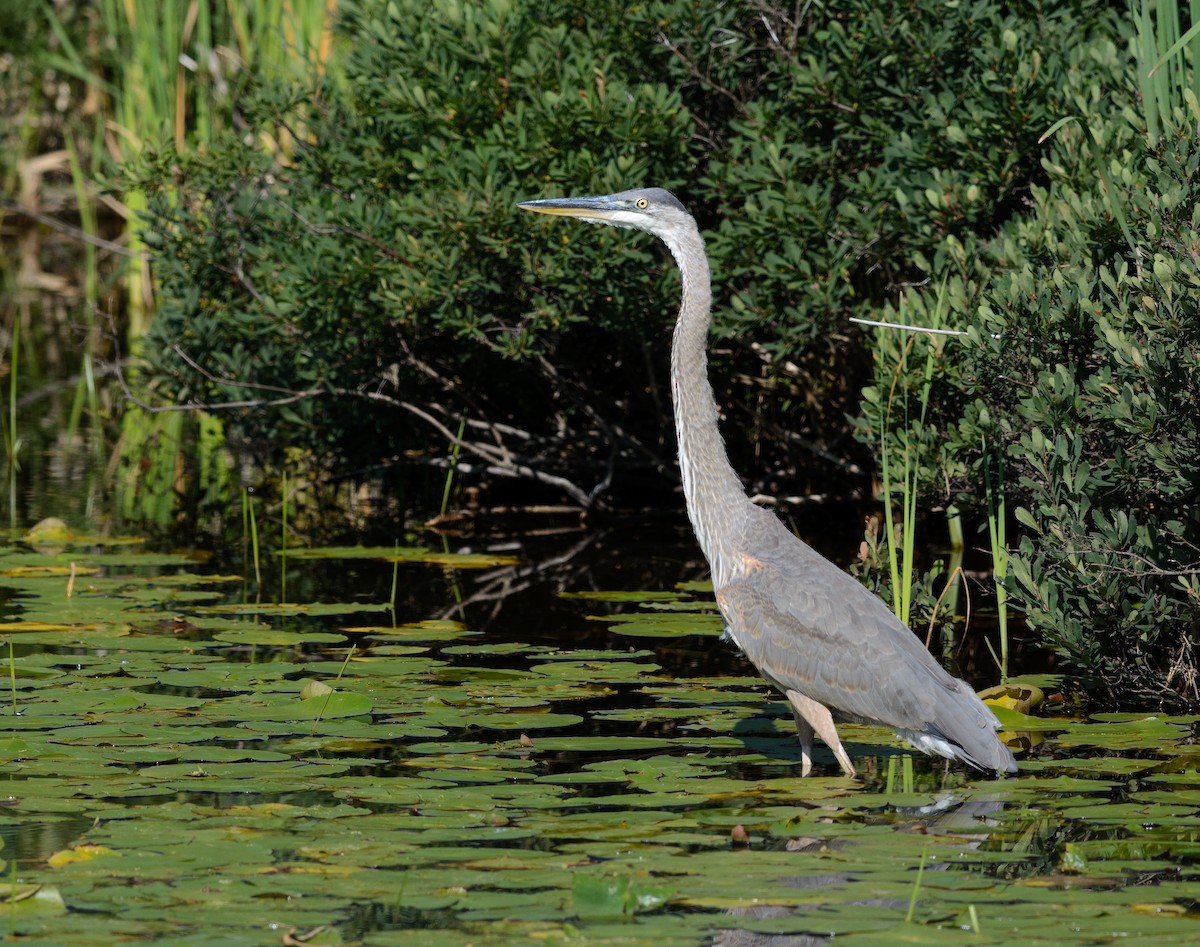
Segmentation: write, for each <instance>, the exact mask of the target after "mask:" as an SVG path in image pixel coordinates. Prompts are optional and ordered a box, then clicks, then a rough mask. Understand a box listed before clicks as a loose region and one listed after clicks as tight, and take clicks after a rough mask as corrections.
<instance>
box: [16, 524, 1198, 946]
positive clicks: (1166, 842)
mask: <svg viewBox="0 0 1200 947" xmlns="http://www.w3.org/2000/svg"><path fill="white" fill-rule="evenodd" d="M345 555H346V556H358V555H359V553H356V552H355V551H353V550H351V551H348V552H346V553H345ZM380 555H381V556H384V555H385V554H383V553H381V554H380ZM326 556H328V557H326ZM386 558H389V559H392V560H393V561H403V562H404V564H403V565H402V566H401V568H402V569H406V570H412V581H422V580H424V581H428V576H429V570H432V569H454V568H456V567H457V566H456V563H455V562H454V559H453V556H452V555H448V554H445V553H439V554H438V555H437V557H436V559H435V561H433V562H426V561H423V560H422V558H421V557H420V556H419V555H417V554H415V553H412V554H410V553H408V552H405V554H404V555H397V554H395V551H388V552H387V554H386ZM300 562H302V563H303V566H302V567H303V568H313V569H339V568H340V569H343V570H344V568H345V566H344V560H343V558H342V557H341V555H340V554H338V553H337V552H336V551H335V552H331V553H327V554H315V555H312V556H311V557H310V558H307V559H304V560H301V559H300V558H299V557H295V556H293V567H295V568H299V567H301V566H297V565H296V563H300ZM458 565H462V566H471V567H477V568H486V564H480V563H478V562H474V561H471V562H466V563H461V564H458ZM389 568H390V566H389ZM209 570H211V564H210V565H209V566H206V567H205V568H204V570H200V569H199V568H198V566H197V564H196V563H195V562H194V561H192V560H191V559H189V558H188V557H184V556H175V555H171V556H167V555H156V554H151V553H142V552H137V551H131V550H130V548H128V547H124V548H121V550H120V551H119V552H117V551H115V550H111V549H109V548H108V547H103V546H96V545H89V546H86V547H84V548H66V549H65V550H61V551H53V550H50V551H42V552H36V551H31V550H30V549H29V548H27V547H11V548H8V549H3V550H0V589H5V590H8V594H9V595H10V596H11V599H10V601H9V605H8V608H7V617H5V618H4V620H3V622H2V623H0V635H3V637H2V638H0V645H10V646H11V647H2V648H0V659H4V662H3V663H4V664H5V665H6V666H7V673H5V672H3V671H0V673H4V676H5V677H7V678H8V684H7V685H6V686H5V687H4V688H3V690H2V691H0V698H2V699H0V707H2V711H0V712H2V713H3V718H2V720H0V723H2V730H0V772H2V773H3V774H4V776H5V779H6V785H5V788H4V791H3V793H2V794H0V832H2V838H3V840H4V846H5V847H4V850H3V853H2V854H3V856H4V858H5V859H6V860H7V861H6V864H5V866H4V870H5V872H6V878H5V880H4V881H3V882H2V883H0V892H3V893H4V894H5V896H6V898H7V900H9V902H10V903H9V910H7V911H4V912H0V928H6V930H5V932H6V933H8V934H15V935H17V936H18V937H19V938H20V939H21V940H22V941H23V942H26V943H55V944H60V943H70V944H73V945H74V944H93V943H95V944H111V943H115V942H120V941H124V940H129V941H138V942H161V943H170V944H209V943H213V944H240V943H245V944H259V943H263V944H267V943H281V942H284V938H285V937H290V938H292V939H293V942H300V940H301V939H302V938H305V937H307V938H309V940H308V941H307V942H308V943H314V944H329V943H366V944H405V945H409V944H418V945H423V944H428V945H441V944H447V945H458V944H468V943H470V944H480V945H483V944H512V943H536V942H543V941H544V942H551V943H557V942H562V941H565V940H572V939H573V940H575V941H576V942H580V943H588V944H608V943H613V944H616V943H621V944H643V943H644V944H656V945H662V944H676V943H678V944H700V943H711V942H716V943H734V942H737V939H738V938H739V937H744V936H745V935H746V933H747V932H753V933H755V934H757V935H761V936H762V937H764V938H767V939H765V940H763V941H761V942H762V943H764V944H770V943H772V941H771V940H770V939H769V938H771V937H773V936H780V937H798V936H801V935H810V936H822V937H828V936H831V935H837V936H838V942H839V943H840V942H842V941H843V940H844V941H845V942H847V943H852V944H860V943H861V944H895V943H917V944H921V943H930V944H944V943H962V942H970V943H978V944H1007V943H1013V942H1015V941H1018V940H1019V941H1022V942H1025V943H1029V944H1056V945H1057V944H1063V943H1081V944H1082V943H1097V942H1101V941H1103V940H1105V939H1107V938H1121V939H1123V940H1125V941H1126V942H1131V943H1147V942H1150V941H1151V940H1153V942H1154V943H1156V944H1176V943H1178V944H1187V943H1194V942H1195V941H1196V939H1197V937H1200V926H1198V925H1200V918H1198V917H1197V916H1196V897H1197V894H1196V893H1197V891H1198V890H1200V888H1198V884H1200V879H1198V878H1197V875H1198V874H1200V869H1198V868H1197V858H1198V857H1200V831H1198V830H1197V826H1198V825H1200V774H1198V772H1197V764H1198V763H1200V749H1197V747H1196V746H1195V745H1194V744H1193V739H1194V736H1195V734H1194V729H1193V722H1192V721H1190V720H1177V719H1170V718H1147V717H1145V716H1131V715H1119V714H1108V715H1102V716H1099V717H1096V718H1092V719H1090V720H1086V721H1075V720H1063V719H1047V718H1040V717H1026V716H1022V715H1020V714H1017V713H1010V715H1009V716H1006V718H1005V724H1006V726H1008V727H1011V728H1013V730H1014V732H1016V731H1020V732H1022V733H1024V734H1026V737H1027V742H1028V743H1029V745H1033V746H1035V750H1034V751H1032V752H1033V754H1034V756H1035V758H1028V757H1027V758H1024V759H1022V773H1021V775H1020V776H1019V777H1017V778H1015V779H1008V780H1004V781H993V780H988V779H978V780H977V779H974V778H973V777H972V775H971V774H969V773H966V772H964V771H963V770H961V769H954V768H950V769H947V767H945V766H944V765H943V764H942V763H941V762H939V761H927V760H925V759H923V758H922V759H918V760H917V761H916V766H915V775H914V777H913V778H912V780H911V782H910V784H909V785H901V784H900V781H899V780H896V779H894V778H889V776H888V774H889V773H893V774H894V772H895V771H896V770H897V768H898V767H897V766H896V761H897V760H898V759H901V754H903V753H904V750H903V748H901V747H900V746H898V745H897V744H896V742H895V740H894V738H893V737H892V736H891V735H890V734H888V733H886V732H884V731H882V730H879V729H872V728H866V727H847V728H846V730H845V734H844V739H845V740H846V743H847V746H848V747H849V749H850V751H851V753H852V754H854V755H856V756H857V757H858V758H859V761H860V762H861V763H862V764H863V765H862V769H863V772H864V774H865V780H864V781H862V782H859V781H850V780H846V779H844V778H842V777H840V776H837V775H832V774H834V773H836V772H837V768H836V765H835V764H834V763H833V761H832V757H828V756H826V757H825V759H824V762H825V763H826V765H825V766H824V768H823V772H824V773H825V774H826V775H819V776H816V777H811V778H809V779H804V780H802V779H800V778H798V766H797V763H798V760H799V752H798V748H797V747H796V745H795V739H794V735H793V734H792V733H791V732H790V731H791V722H790V718H788V717H787V715H786V711H785V709H784V708H783V706H782V705H781V704H780V703H779V702H778V701H777V700H775V699H774V698H773V697H772V696H771V695H770V694H769V693H768V692H767V689H766V688H765V687H764V685H763V684H762V683H761V682H760V681H759V679H758V678H757V677H754V676H752V675H751V672H750V669H749V667H748V666H747V665H746V664H744V663H743V662H742V661H741V660H740V659H739V658H738V657H737V656H736V655H735V654H734V653H733V652H732V651H731V650H728V651H719V652H718V653H719V654H720V655H721V656H722V657H721V660H720V661H710V662H708V664H707V670H706V671H704V672H703V673H696V674H693V675H691V676H682V675H679V674H668V673H666V671H665V670H664V667H666V665H667V663H668V662H667V661H666V660H665V659H664V655H665V652H659V651H656V650H654V649H655V648H672V649H678V648H680V647H691V648H694V649H697V650H708V651H711V650H712V649H723V648H724V647H725V646H723V645H721V644H719V643H718V642H717V640H716V639H715V636H716V635H717V634H719V632H720V623H719V621H718V620H717V619H716V617H715V615H714V614H713V612H712V609H711V607H710V600H709V599H708V598H707V597H706V596H705V594H704V592H703V591H702V590H688V591H687V592H682V591H681V592H676V593H672V594H670V595H656V596H651V595H641V596H626V595H611V596H597V595H596V594H594V593H592V594H590V595H589V596H587V597H580V598H579V599H578V605H579V626H580V627H583V626H584V625H585V623H586V618H587V613H588V611H589V610H591V609H593V608H595V607H596V605H597V604H598V603H597V598H603V599H604V600H605V602H604V604H605V606H606V607H613V603H614V602H619V603H620V607H621V608H623V609H625V611H624V612H622V613H620V614H618V615H617V616H616V617H615V618H614V616H612V615H609V616H605V617H604V618H603V621H605V622H606V623H607V628H608V630H609V634H608V645H607V647H600V648H595V647H588V648H582V647H572V641H573V640H575V639H576V638H577V635H576V634H573V633H572V630H571V629H563V630H562V634H561V642H562V644H561V646H560V647H556V646H554V645H552V644H546V643H544V642H546V641H547V640H548V639H549V638H550V636H548V635H547V634H546V629H543V628H539V629H538V633H537V635H536V640H537V641H539V642H542V643H539V644H526V643H523V642H521V641H517V640H502V639H499V638H497V637H496V636H493V635H487V634H482V633H480V632H479V630H478V629H475V628H472V627H470V625H469V623H467V621H465V620H463V621H458V620H448V619H445V618H441V619H436V620H427V621H425V620H420V616H411V617H413V618H414V619H415V620H413V621H411V622H407V623H404V622H402V623H399V624H396V623H394V622H393V621H392V618H391V614H390V606H389V605H388V604H387V603H379V604H370V603H367V604H364V603H363V602H357V601H355V602H349V603H346V604H337V603H316V602H314V603H299V604H296V603H289V604H286V605H278V604H272V603H255V602H245V601H241V600H240V599H241V597H242V596H243V595H244V594H245V593H244V589H245V585H244V583H243V582H242V580H241V579H240V578H238V577H235V576H229V575H225V576H222V575H214V574H212V573H211V571H209ZM68 591H69V593H70V594H69V595H68ZM350 591H351V590H347V597H348V598H350V597H351V595H350ZM529 621H530V622H531V623H537V622H538V621H539V616H538V614H536V613H531V614H530V615H529ZM591 627H593V628H594V627H596V626H595V625H594V624H593V625H592V626H591ZM575 631H577V629H575ZM531 637H535V636H533V635H531ZM594 640H595V639H594V638H589V641H592V642H594ZM10 654H11V657H10ZM722 669H726V670H727V673H723V672H722ZM1035 733H1036V735H1037V738H1036V739H1032V738H1030V735H1032V734H1035ZM1039 741H1040V742H1039ZM820 762H821V759H820V758H819V759H818V763H820ZM966 937H969V938H970V939H969V941H964V940H963V938H966Z"/></svg>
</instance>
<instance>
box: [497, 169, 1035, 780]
mask: <svg viewBox="0 0 1200 947" xmlns="http://www.w3.org/2000/svg"><path fill="white" fill-rule="evenodd" d="M519 206H520V207H523V208H524V209H525V210H531V211H536V212H538V213H540V214H559V215H565V216H568V217H578V218H579V219H581V220H585V221H588V222H591V223H600V224H609V225H611V226H614V227H627V228H632V229H634V230H644V231H646V232H647V233H652V234H654V235H655V236H656V237H658V238H659V239H660V240H662V241H663V242H664V243H665V244H666V245H667V247H668V248H669V249H670V251H671V255H672V256H674V257H675V262H676V263H677V264H678V265H679V270H680V273H681V274H682V277H683V300H682V303H681V305H680V308H679V318H678V320H677V321H676V323H675V335H674V338H673V340H672V345H671V393H672V397H673V401H674V404H675V432H676V434H677V436H678V438H679V468H680V471H681V473H682V475H683V492H684V497H685V499H686V501H687V511H688V517H689V518H690V519H691V521H692V528H693V529H694V530H695V532H696V539H697V540H699V542H700V547H701V549H703V550H704V555H705V557H706V558H707V559H708V562H709V565H710V566H711V568H712V580H713V587H714V589H715V592H716V598H717V605H718V607H719V608H720V610H721V617H722V618H723V619H724V621H725V625H726V628H727V633H728V635H729V637H731V638H732V639H733V641H734V642H735V643H736V644H737V645H738V647H740V648H741V649H742V651H743V652H744V653H745V654H746V656H747V657H748V658H749V659H750V660H751V661H752V662H753V663H754V666H755V667H756V668H758V670H759V673H760V674H762V676H763V677H765V678H766V679H767V681H768V682H769V683H770V684H772V685H773V686H774V687H775V688H777V689H778V690H779V691H780V692H781V693H783V694H784V696H786V697H787V700H788V703H789V704H790V705H791V709H792V716H793V717H794V718H795V721H796V732H797V733H798V734H799V736H800V747H801V755H802V760H803V764H802V770H801V772H802V775H804V776H807V775H808V773H809V771H810V770H811V769H812V744H813V735H814V733H815V734H816V735H817V736H819V737H821V739H822V740H824V741H825V742H826V743H827V744H828V745H829V747H830V749H832V750H833V754H834V756H836V757H837V760H838V762H839V763H841V765H842V769H843V770H844V771H845V773H846V775H847V776H854V775H855V771H854V766H853V765H852V764H851V762H850V757H849V756H847V755H846V751H845V750H844V749H843V748H842V743H841V740H839V739H838V733H837V728H836V727H835V726H834V722H833V715H837V717H838V718H839V719H842V720H849V721H853V722H864V723H877V724H882V725H884V726H887V727H891V728H893V729H895V731H896V735H897V736H899V737H901V738H903V739H904V740H907V741H908V742H909V743H911V744H912V745H913V746H915V747H917V748H918V749H920V750H923V751H924V752H926V753H937V754H940V755H941V756H945V757H949V758H950V759H960V760H964V761H966V762H967V763H969V764H971V765H972V766H975V767H977V768H979V769H982V770H990V771H995V772H997V773H1001V772H1004V773H1012V772H1015V771H1016V769H1017V764H1016V761H1015V760H1014V759H1013V755H1012V753H1011V752H1010V751H1009V749H1008V747H1006V746H1005V745H1004V744H1003V743H1002V742H1001V740H1000V738H999V737H998V736H997V735H996V730H997V729H998V727H999V725H998V723H997V721H996V718H995V717H994V716H993V715H992V713H991V712H990V711H989V710H988V708H987V707H986V706H985V705H984V703H983V701H981V700H980V699H979V698H978V697H977V696H976V695H975V693H974V691H972V690H971V688H970V687H968V686H967V684H966V683H965V682H964V681H961V680H959V679H957V678H954V677H951V676H950V675H949V674H947V673H946V672H945V671H944V670H943V669H942V667H941V666H940V665H939V664H938V663H937V661H935V660H934V659H933V656H932V655H931V654H930V653H929V651H928V649H926V648H925V647H924V646H923V645H922V644H921V642H920V641H919V640H918V639H917V637H916V635H914V634H913V633H912V631H911V630H910V629H909V628H908V627H907V626H905V625H904V624H903V623H902V622H901V621H900V620H899V619H898V618H897V617H896V616H895V615H894V614H893V613H892V612H891V611H890V610H889V609H888V608H887V606H886V605H884V604H883V602H882V601H880V599H878V598H877V597H876V596H874V595H872V594H871V593H870V592H868V591H867V590H866V589H865V588H864V587H863V586H862V585H860V584H859V583H858V582H857V581H856V580H855V579H853V578H852V577H851V576H849V575H847V574H846V573H845V572H843V571H842V570H841V569H839V568H838V567H837V566H835V565H834V564H833V563H832V562H830V561H829V560H828V559H826V558H824V557H823V556H821V555H820V554H818V553H817V552H814V551H813V550H812V549H811V548H809V546H807V545H806V544H805V543H803V542H801V541H800V540H799V539H797V538H796V537H795V536H793V535H792V533H790V532H789V531H788V530H787V529H786V528H785V527H784V525H783V524H782V523H781V522H780V521H779V520H778V519H777V518H776V516H775V515H774V514H773V513H771V512H769V511H767V510H765V509H762V508H761V507H758V506H756V505H755V504H753V503H752V502H750V499H749V498H748V497H747V496H746V494H745V491H744V490H743V488H742V484H741V481H740V480H739V479H738V476H737V474H736V473H735V472H734V470H733V467H732V466H731V465H730V463H729V457H728V455H727V454H726V453H725V443H724V441H722V440H721V434H720V432H719V431H718V429H717V403H716V400H715V399H714V398H713V392H712V387H711V386H710V385H709V382H708V370H707V357H706V355H705V342H706V337H707V334H708V325H709V319H710V309H711V304H712V289H711V286H710V282H709V279H710V277H709V269H708V257H707V255H706V254H705V252H704V240H703V239H702V238H701V236H700V231H699V230H698V229H697V227H696V222H695V220H693V219H692V216H691V215H690V214H689V213H688V212H687V210H686V209H685V208H684V206H683V205H682V204H681V203H679V201H678V200H677V199H676V198H675V196H674V195H673V194H671V192H670V191H665V190H663V189H662V188H648V189H645V190H634V191H622V192H621V193H619V194H609V195H605V196H602V197H566V198H557V199H553V198H552V199H547V200H537V201H525V202H524V203H522V204H520V205H519Z"/></svg>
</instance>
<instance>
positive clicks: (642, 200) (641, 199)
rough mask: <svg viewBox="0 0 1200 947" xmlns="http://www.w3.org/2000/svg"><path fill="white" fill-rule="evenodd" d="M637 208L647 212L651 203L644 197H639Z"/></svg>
mask: <svg viewBox="0 0 1200 947" xmlns="http://www.w3.org/2000/svg"><path fill="white" fill-rule="evenodd" d="M637 206H638V207H639V208H640V209H642V210H645V209H646V208H647V207H649V206H650V202H649V201H648V200H646V198H644V197H639V198H638V199H637Z"/></svg>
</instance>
